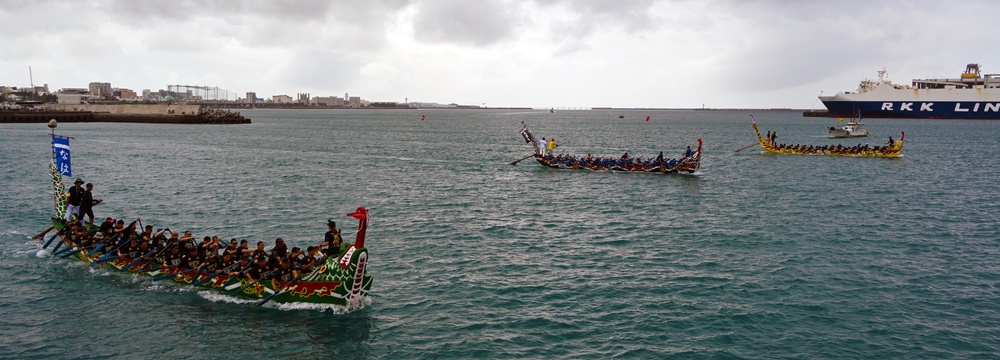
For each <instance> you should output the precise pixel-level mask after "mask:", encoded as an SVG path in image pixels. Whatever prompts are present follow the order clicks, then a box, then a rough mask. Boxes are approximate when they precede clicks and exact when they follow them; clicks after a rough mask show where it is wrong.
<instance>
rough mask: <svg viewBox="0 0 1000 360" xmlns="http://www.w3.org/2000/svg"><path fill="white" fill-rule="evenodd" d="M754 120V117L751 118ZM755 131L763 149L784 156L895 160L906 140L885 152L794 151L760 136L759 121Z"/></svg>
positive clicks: (817, 149) (755, 125)
mask: <svg viewBox="0 0 1000 360" xmlns="http://www.w3.org/2000/svg"><path fill="white" fill-rule="evenodd" d="M750 117H751V118H753V115H751V116H750ZM753 130H754V131H755V132H756V133H757V141H758V142H759V143H760V147H761V149H763V150H764V151H767V152H769V153H772V154H783V155H827V156H847V157H881V158H894V157H901V156H903V140H904V139H905V138H906V132H905V131H904V132H903V133H902V136H900V138H899V140H896V141H894V142H893V143H892V144H891V145H888V146H885V147H884V149H883V150H876V149H865V150H857V151H852V150H847V149H844V150H835V149H822V148H821V147H816V146H812V147H811V148H812V149H810V150H805V149H792V148H787V147H780V146H776V145H774V144H772V143H770V142H769V141H767V139H765V138H764V136H763V135H761V134H760V129H758V128H757V120H756V119H754V120H753Z"/></svg>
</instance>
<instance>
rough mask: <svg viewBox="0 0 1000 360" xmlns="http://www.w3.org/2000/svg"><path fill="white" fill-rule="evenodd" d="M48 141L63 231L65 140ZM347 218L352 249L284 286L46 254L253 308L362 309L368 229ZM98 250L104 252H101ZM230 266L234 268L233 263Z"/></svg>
mask: <svg viewBox="0 0 1000 360" xmlns="http://www.w3.org/2000/svg"><path fill="white" fill-rule="evenodd" d="M54 122H55V120H53V121H51V122H50V123H49V127H51V128H53V129H54V128H55V123H54ZM52 139H53V142H52V144H53V161H52V163H50V164H49V172H50V175H51V177H52V194H53V200H54V201H53V203H54V208H55V214H56V215H55V216H54V217H53V218H52V228H53V229H56V230H62V229H63V228H64V227H65V224H64V222H63V219H64V218H65V215H66V211H67V208H66V205H67V204H66V187H65V185H64V183H63V181H62V179H63V177H64V176H66V177H70V178H71V174H72V173H71V167H70V165H69V161H70V156H69V155H70V154H69V139H70V138H67V137H62V136H58V135H55V132H54V130H53V134H52ZM347 216H350V217H353V218H355V219H358V231H357V234H356V238H355V242H354V244H349V243H344V244H343V246H341V251H340V254H339V255H338V256H337V257H332V256H329V257H326V258H324V259H322V260H321V262H318V263H317V264H316V265H315V266H316V269H315V270H314V271H312V272H309V273H307V274H304V275H301V276H300V278H299V279H293V280H291V281H287V282H280V281H275V284H274V285H272V282H271V281H259V282H253V281H250V280H249V279H247V278H244V277H238V276H234V277H230V276H229V274H228V273H225V272H223V273H213V272H201V273H197V272H196V271H195V270H193V269H181V268H176V267H163V266H161V265H160V264H158V263H157V262H156V261H145V260H143V257H139V259H128V258H123V257H116V256H111V255H112V254H113V253H115V250H114V249H112V250H106V249H102V248H103V246H101V245H97V246H95V247H94V248H93V249H91V248H86V247H80V248H77V247H70V246H69V245H67V247H66V248H64V249H63V250H62V251H58V247H59V245H61V244H60V243H59V242H56V246H55V247H54V248H53V249H52V252H53V255H60V256H61V257H64V258H66V257H70V256H72V257H75V258H76V259H79V260H81V261H84V262H87V263H88V264H90V265H91V266H92V267H100V268H104V269H108V270H114V271H120V272H128V273H133V274H140V275H144V276H149V277H156V279H157V280H161V279H163V280H165V279H167V278H169V279H170V281H173V282H174V283H178V284H188V285H193V286H197V287H199V288H204V289H212V290H217V291H220V292H222V293H223V294H230V295H232V296H235V297H239V298H244V299H251V300H260V301H259V302H258V303H257V305H258V306H260V305H263V304H264V303H266V302H268V301H272V302H276V303H312V304H321V305H323V304H329V305H334V306H340V307H346V308H347V310H354V309H359V308H362V307H364V306H365V305H366V304H367V302H368V294H369V291H371V286H372V277H371V276H369V275H368V274H367V273H366V270H367V268H366V267H367V264H368V249H367V248H366V247H365V233H366V231H367V229H368V210H367V209H365V208H364V207H358V208H357V210H356V211H354V212H352V213H350V214H347ZM87 230H88V232H89V233H90V234H92V235H93V234H95V233H96V232H97V231H98V227H97V226H94V225H88V229H87ZM60 232H61V231H60ZM44 234H45V232H43V233H42V234H39V236H37V237H38V238H43V237H44ZM58 237H59V233H57V234H56V235H52V237H51V238H49V240H48V242H46V243H45V245H44V248H47V247H48V246H49V245H50V244H52V243H53V240H56V239H57V238H58ZM59 241H62V239H59ZM112 243H113V242H112ZM172 245H176V242H175V243H172V244H171V243H169V242H168V245H167V248H169V247H170V246H172ZM102 250H104V251H106V252H102ZM147 255H148V254H147ZM154 257H155V255H154ZM236 265H239V262H237V263H236ZM236 267H238V266H236Z"/></svg>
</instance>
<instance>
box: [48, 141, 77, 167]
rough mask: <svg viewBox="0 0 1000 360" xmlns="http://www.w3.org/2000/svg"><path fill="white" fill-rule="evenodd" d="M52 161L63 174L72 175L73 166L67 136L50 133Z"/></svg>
mask: <svg viewBox="0 0 1000 360" xmlns="http://www.w3.org/2000/svg"><path fill="white" fill-rule="evenodd" d="M52 162H53V163H54V164H55V165H56V169H59V173H60V174H62V175H63V176H73V166H72V164H71V162H70V152H69V138H68V137H65V136H59V135H52Z"/></svg>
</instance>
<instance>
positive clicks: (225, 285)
mask: <svg viewBox="0 0 1000 360" xmlns="http://www.w3.org/2000/svg"><path fill="white" fill-rule="evenodd" d="M237 264H239V263H236V264H233V265H237ZM250 265H253V261H247V264H246V266H244V267H243V268H241V269H240V271H238V272H244V271H246V269H248V268H250ZM239 279H240V276H239V274H236V275H233V277H232V278H230V279H229V281H226V283H225V284H222V286H223V287H229V285H232V284H233V283H234V282H236V280H239ZM226 290H229V289H226Z"/></svg>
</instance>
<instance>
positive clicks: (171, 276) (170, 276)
mask: <svg viewBox="0 0 1000 360" xmlns="http://www.w3.org/2000/svg"><path fill="white" fill-rule="evenodd" d="M188 271H191V270H187V271H178V272H174V273H170V274H166V275H159V276H155V277H153V281H160V280H166V279H170V278H173V277H174V276H177V275H178V274H180V273H184V272H188Z"/></svg>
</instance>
